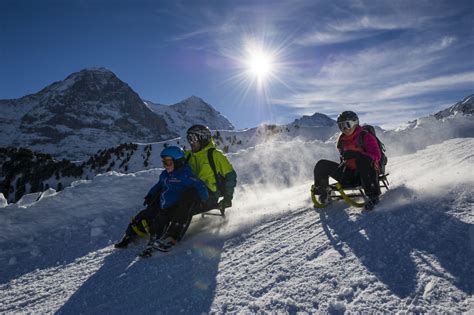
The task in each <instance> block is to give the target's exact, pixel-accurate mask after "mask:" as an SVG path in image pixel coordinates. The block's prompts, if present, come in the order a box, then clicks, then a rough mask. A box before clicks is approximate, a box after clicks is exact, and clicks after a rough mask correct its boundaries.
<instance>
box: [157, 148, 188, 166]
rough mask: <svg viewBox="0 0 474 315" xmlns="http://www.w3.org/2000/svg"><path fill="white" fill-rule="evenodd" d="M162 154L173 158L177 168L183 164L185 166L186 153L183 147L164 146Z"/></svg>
mask: <svg viewBox="0 0 474 315" xmlns="http://www.w3.org/2000/svg"><path fill="white" fill-rule="evenodd" d="M160 156H161V158H164V157H170V158H172V159H173V164H174V167H175V168H180V167H181V166H183V165H184V162H185V160H186V158H185V156H186V155H185V153H184V151H183V149H181V148H180V147H178V146H174V145H172V146H169V147H166V148H164V149H163V150H162V151H161V153H160Z"/></svg>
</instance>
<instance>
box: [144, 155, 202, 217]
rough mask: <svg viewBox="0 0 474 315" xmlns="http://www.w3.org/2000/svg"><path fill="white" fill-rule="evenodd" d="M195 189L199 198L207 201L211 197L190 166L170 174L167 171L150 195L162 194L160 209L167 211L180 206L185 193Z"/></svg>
mask: <svg viewBox="0 0 474 315" xmlns="http://www.w3.org/2000/svg"><path fill="white" fill-rule="evenodd" d="M191 187H194V188H196V190H197V192H198V194H199V198H200V199H201V200H202V201H206V200H207V198H208V197H209V195H208V192H207V188H206V185H204V183H203V182H202V181H200V180H199V179H196V178H195V177H194V176H193V173H192V172H191V167H189V165H187V164H186V165H184V166H183V167H181V168H179V169H177V170H174V171H172V172H171V173H168V172H167V171H166V170H164V171H163V172H161V174H160V180H159V181H158V183H156V184H155V186H153V187H152V188H151V189H150V191H149V192H148V194H155V193H157V192H158V191H161V193H160V207H161V209H166V208H169V207H172V206H174V205H176V204H178V202H179V199H180V198H181V195H182V194H183V192H184V191H185V190H186V189H188V188H191Z"/></svg>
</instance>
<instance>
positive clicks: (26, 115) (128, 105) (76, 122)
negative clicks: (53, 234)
mask: <svg viewBox="0 0 474 315" xmlns="http://www.w3.org/2000/svg"><path fill="white" fill-rule="evenodd" d="M0 104H1V105H2V107H4V108H5V111H7V112H11V113H13V112H17V113H20V114H18V115H17V117H15V115H13V114H12V115H10V117H8V118H9V121H5V124H8V125H12V124H16V125H17V127H16V128H10V127H8V126H5V128H3V127H2V129H4V130H5V131H8V130H11V134H12V136H11V139H13V141H10V143H5V144H7V145H15V146H27V147H33V148H34V147H35V146H41V145H44V144H48V145H52V146H55V147H57V148H59V149H61V148H64V150H65V151H66V152H67V153H70V154H68V155H67V156H68V157H69V156H74V155H73V154H74V150H71V149H70V146H71V145H72V144H74V145H73V146H74V147H75V148H76V149H75V150H76V151H78V152H79V151H81V152H87V151H89V152H90V153H92V152H95V151H97V150H98V149H100V148H103V147H104V146H105V147H107V146H111V145H117V144H119V143H121V142H130V141H138V142H153V141H161V140H166V139H169V138H171V137H174V136H176V134H175V133H173V132H172V131H170V130H169V129H168V126H167V123H166V121H165V120H164V119H163V118H162V117H160V116H159V115H157V114H155V113H154V112H153V111H151V110H150V109H149V108H148V107H147V106H146V105H145V104H143V101H142V100H141V98H140V97H139V96H138V94H137V93H136V92H135V91H133V90H132V89H131V88H130V86H128V85H127V84H126V83H125V82H123V81H121V80H120V79H119V78H118V77H117V76H116V75H115V74H114V73H113V72H112V71H109V70H107V69H105V68H88V69H84V70H81V71H79V72H76V73H73V74H71V75H69V76H68V77H67V78H66V79H64V80H62V81H59V82H55V83H53V84H51V85H49V86H48V87H46V88H44V89H43V90H41V91H40V92H38V93H36V94H33V95H29V96H27V97H24V98H22V99H20V100H11V101H8V102H5V101H4V102H0ZM18 129H19V130H20V131H21V134H19V135H18ZM67 139H70V141H67ZM73 139H74V140H73ZM78 139H81V142H82V141H83V142H84V143H82V145H79V143H78ZM63 142H67V143H63ZM69 142H70V143H69ZM66 152H64V153H60V155H63V154H65V153H66ZM52 153H56V152H52Z"/></svg>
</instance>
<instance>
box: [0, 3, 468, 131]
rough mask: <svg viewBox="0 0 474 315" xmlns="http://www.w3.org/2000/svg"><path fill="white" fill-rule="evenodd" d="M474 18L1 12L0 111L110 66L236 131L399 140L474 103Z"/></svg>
mask: <svg viewBox="0 0 474 315" xmlns="http://www.w3.org/2000/svg"><path fill="white" fill-rule="evenodd" d="M473 16H474V2H473V1H471V0H469V1H457V0H450V1H432V0H430V1H393V0H392V1H317V0H310V1H300V0H292V1H217V0H216V1H197V0H192V1H191V0H190V1H141V0H135V1H132V0H130V1H115V0H114V1H104V0H95V1H88V0H82V1H75V0H68V1H47V0H45V1H34V0H33V1H23V0H14V1H10V0H0V99H6V98H18V97H21V96H23V95H26V94H31V93H35V92H37V91H39V90H41V89H42V88H43V87H45V86H46V85H48V84H51V83H52V82H54V81H58V80H62V79H64V78H65V77H66V76H68V75H69V74H70V73H72V72H76V71H79V70H81V69H83V68H88V67H97V66H101V67H106V68H108V69H110V70H111V71H113V72H114V73H115V74H117V76H118V77H119V78H121V79H122V80H123V81H125V82H127V83H128V84H129V85H130V86H131V87H132V88H133V89H134V90H135V91H136V92H137V93H138V94H139V95H140V96H141V97H143V98H144V99H147V100H151V101H154V102H157V103H161V104H173V103H176V102H178V101H180V100H182V99H184V98H186V97H188V96H191V95H196V96H199V97H202V98H203V99H204V100H205V101H207V102H208V103H210V104H211V105H213V106H214V107H215V108H216V109H217V110H219V111H220V112H221V113H223V114H224V115H226V116H227V117H228V118H229V120H230V121H231V122H232V123H233V124H234V125H235V126H236V127H237V128H244V127H253V126H256V125H257V124H259V123H262V122H274V123H288V122H291V121H292V120H293V119H295V118H298V117H300V116H301V115H303V114H306V115H311V114H313V113H315V112H321V113H324V114H327V115H329V116H331V117H333V118H334V117H336V115H337V113H339V112H340V111H343V110H348V109H350V110H354V111H356V112H358V113H359V114H360V116H361V120H362V121H363V122H369V123H372V124H379V125H382V126H384V127H387V128H391V127H396V126H398V125H400V124H402V123H404V122H406V121H408V120H412V119H414V118H417V117H420V116H423V115H427V114H430V113H433V112H435V111H437V110H439V109H441V108H444V107H447V106H449V105H452V104H453V103H455V102H456V101H458V100H460V99H462V98H463V97H464V96H467V95H469V94H472V93H474V58H473V55H474V53H473V52H474V19H473ZM255 52H258V53H259V54H262V55H263V56H266V57H265V58H267V59H268V60H266V61H265V62H266V64H268V67H269V69H270V70H268V72H267V75H266V76H265V77H260V78H258V77H256V75H255V74H254V72H252V71H250V70H251V69H249V67H250V66H249V59H251V56H252V55H254V53H255Z"/></svg>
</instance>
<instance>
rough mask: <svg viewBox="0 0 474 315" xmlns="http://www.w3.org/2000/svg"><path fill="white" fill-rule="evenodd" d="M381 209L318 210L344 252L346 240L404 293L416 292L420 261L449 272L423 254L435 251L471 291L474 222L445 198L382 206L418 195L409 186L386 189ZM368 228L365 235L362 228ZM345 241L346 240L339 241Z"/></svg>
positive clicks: (333, 241)
mask: <svg viewBox="0 0 474 315" xmlns="http://www.w3.org/2000/svg"><path fill="white" fill-rule="evenodd" d="M385 195H386V196H384V197H383V199H382V201H381V204H380V206H379V207H380V208H381V209H380V211H375V212H372V213H367V214H362V215H360V216H358V217H357V218H356V220H354V218H353V216H351V217H350V216H349V215H348V214H347V213H346V212H345V211H344V210H343V209H341V208H337V207H335V208H331V209H327V210H325V211H321V212H320V220H321V223H322V225H323V229H324V231H325V232H326V235H327V237H328V238H329V241H330V244H331V245H332V246H333V248H334V249H335V250H337V251H338V252H339V254H340V255H341V256H343V257H345V256H346V253H345V251H344V246H343V244H346V245H347V246H349V248H350V249H351V252H352V253H354V255H356V256H357V257H358V258H359V260H360V261H361V263H362V264H363V265H364V266H365V267H366V268H367V270H368V271H369V272H371V273H372V274H373V275H375V276H376V277H377V278H378V279H379V280H380V281H381V282H383V283H384V284H386V285H387V287H388V288H389V289H390V290H391V291H392V292H393V293H394V294H396V295H397V296H399V297H400V298H404V297H407V296H409V295H410V294H413V293H414V291H415V290H416V287H417V272H418V270H417V263H416V262H414V256H413V255H416V257H417V258H419V259H421V260H422V261H423V264H425V265H427V267H428V269H429V272H430V273H432V274H435V275H437V276H439V277H445V276H444V275H443V273H442V272H439V271H438V270H437V268H436V267H435V266H433V265H432V264H431V263H430V262H429V261H428V260H427V259H426V258H425V257H426V255H429V256H434V258H435V259H436V261H437V262H438V263H439V264H440V266H441V267H442V268H444V269H445V270H446V271H447V272H448V273H449V274H450V275H451V276H452V279H447V280H449V281H450V282H452V283H453V284H454V285H455V286H456V287H458V288H459V289H460V290H462V291H463V292H465V293H466V294H472V293H473V287H474V285H473V278H472V270H473V268H474V266H473V261H474V258H473V251H472V247H471V242H472V240H470V233H472V231H473V229H474V226H473V225H472V224H468V223H465V222H462V221H460V220H459V219H457V218H455V217H453V216H452V215H450V214H448V213H446V210H448V209H450V208H451V207H449V206H448V205H446V203H447V202H450V201H449V200H446V199H436V200H419V199H418V200H416V199H415V201H414V202H411V203H410V204H409V205H406V204H405V205H399V206H395V207H392V209H390V210H389V211H384V210H383V208H382V207H383V204H384V203H390V202H396V200H397V199H398V198H399V197H400V196H410V195H414V193H413V192H412V191H410V190H409V189H407V188H405V187H399V188H395V189H392V190H390V191H388V192H387V193H386V194H385ZM362 230H364V231H365V235H363V234H362V233H361V231H362ZM341 243H342V244H341Z"/></svg>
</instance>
